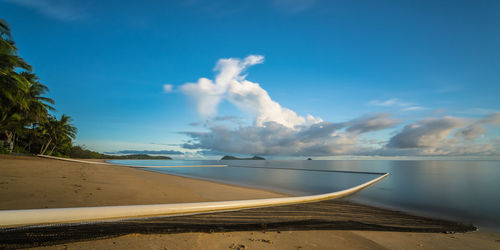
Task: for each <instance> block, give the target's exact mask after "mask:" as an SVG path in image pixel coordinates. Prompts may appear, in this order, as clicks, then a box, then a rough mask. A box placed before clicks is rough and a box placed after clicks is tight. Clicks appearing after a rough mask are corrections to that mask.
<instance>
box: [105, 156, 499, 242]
mask: <svg viewBox="0 0 500 250" xmlns="http://www.w3.org/2000/svg"><path fill="white" fill-rule="evenodd" d="M110 163H114V164H122V165H133V166H143V167H144V168H145V169H146V170H150V171H156V172H161V173H167V174H173V175H180V176H186V177H193V178H198V179H205V180H212V181H217V182H223V183H228V184H236V185H240V186H247V187H254V188H261V189H267V190H272V191H276V192H280V193H285V194H290V195H311V194H321V193H329V192H334V191H339V190H342V189H346V188H350V187H354V186H356V185H359V184H361V183H363V182H366V181H369V180H371V179H374V178H376V177H378V176H380V174H381V173H389V176H388V177H387V178H385V179H383V180H382V181H380V182H377V183H376V184H374V185H372V186H370V187H368V188H366V189H364V190H362V191H360V192H358V193H356V194H354V195H352V196H350V197H348V198H347V199H348V200H350V201H353V202H357V203H361V204H366V205H372V206H376V207H381V208H388V209H393V210H399V211H405V212H409V213H411V214H415V215H422V216H427V217H433V218H440V219H448V220H453V221H459V222H462V223H466V224H473V225H475V226H477V227H479V229H480V230H481V229H485V230H489V231H495V232H500V161H488V160H457V161H451V160H309V161H298V160H294V161H291V160H290V161H278V160H234V161H207V160H203V161H191V160H183V161H176V160H113V161H110ZM192 165H228V166H229V167H182V166H192ZM148 166H178V167H173V168H171V167H169V168H148ZM358 172H363V173H358Z"/></svg>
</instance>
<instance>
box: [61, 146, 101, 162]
mask: <svg viewBox="0 0 500 250" xmlns="http://www.w3.org/2000/svg"><path fill="white" fill-rule="evenodd" d="M69 156H70V157H71V158H81V159H103V158H105V157H104V155H103V154H101V153H98V152H94V151H90V150H88V149H85V148H84V147H82V146H73V147H72V148H71V152H70V155H69Z"/></svg>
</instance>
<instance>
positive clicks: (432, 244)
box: [0, 155, 500, 249]
mask: <svg viewBox="0 0 500 250" xmlns="http://www.w3.org/2000/svg"><path fill="white" fill-rule="evenodd" d="M282 196H283V195H281V194H277V193H273V192H269V191H265V190H257V189H250V188H243V187H237V186H231V185H226V184H219V183H215V182H210V181H203V180H195V179H190V178H184V177H178V176H171V175H165V174H159V173H152V172H148V171H143V170H140V169H134V168H129V167H122V166H106V165H95V164H85V163H74V162H64V161H58V160H51V159H41V158H36V157H17V156H5V155H0V197H1V201H2V202H1V203H0V209H25V208H45V207H50V208H53V207H77V206H105V205H132V204H157V203H180V202H196V201H216V200H241V199H252V198H269V197H282ZM31 230H32V231H29V230H26V229H25V231H22V230H18V231H15V232H12V231H11V232H0V234H2V236H0V238H1V239H3V240H2V242H0V248H1V247H2V246H3V247H34V246H44V245H45V246H47V247H48V248H64V247H69V248H70V249H74V248H76V249H88V248H97V249H104V248H105V249H123V248H145V249H158V248H162V249H163V248H168V249H231V248H232V249H237V248H238V247H240V248H241V247H245V248H246V249H257V248H258V249H276V248H284V249H309V248H323V249H324V248H329V249H332V248H333V249H366V248H369V249H387V248H389V249H402V248H405V249H424V248H425V249H458V248H460V249H499V248H500V234H497V233H489V232H469V233H451V232H454V231H466V230H470V227H469V228H468V227H467V225H461V224H457V223H453V222H447V221H440V220H432V219H427V218H423V217H417V216H412V215H408V214H405V213H400V212H395V211H389V210H384V209H378V208H373V207H368V206H363V205H358V204H353V203H349V202H345V201H327V202H323V203H321V202H320V203H310V204H297V205H291V206H282V207H274V208H262V209H252V210H244V211H236V212H226V213H219V214H212V215H196V216H186V217H173V218H160V219H152V220H135V221H128V222H121V223H119V224H112V223H111V224H110V223H108V224H90V225H78V226H74V227H69V228H68V227H67V228H64V227H54V228H52V229H50V230H52V231H50V230H49V231H46V229H41V228H38V229H31ZM47 232H52V233H51V234H48V233H47ZM71 232H73V234H71ZM429 232H432V233H429ZM443 232H448V233H443ZM9 233H10V234H9ZM50 235H52V236H50ZM57 236H60V237H57ZM16 237H18V238H16ZM23 237H24V238H23ZM51 237H52V238H51ZM9 239H10V240H11V241H9Z"/></svg>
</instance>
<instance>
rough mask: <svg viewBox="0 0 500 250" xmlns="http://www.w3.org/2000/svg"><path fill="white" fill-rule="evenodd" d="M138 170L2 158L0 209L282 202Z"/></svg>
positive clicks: (228, 187) (262, 194) (256, 193)
mask: <svg viewBox="0 0 500 250" xmlns="http://www.w3.org/2000/svg"><path fill="white" fill-rule="evenodd" d="M283 196H284V195H281V194H278V193H273V192H269V191H265V190H257V189H251V188H245V187H237V186H231V185H226V184H220V183H215V182H210V181H204V180H195V179H191V178H185V177H179V176H173V175H166V174H158V173H153V172H149V171H144V170H140V169H135V168H130V167H123V166H113V165H109V166H108V165H96V164H85V163H76V162H67V161H60V160H52V159H44V158H38V157H23V156H7V155H0V197H2V198H1V199H2V202H1V203H0V209H4V210H5V209H28V208H57V207H85V206H111V205H139V204H161V203H181V202H200V201H222V200H246V199H252V198H271V197H283Z"/></svg>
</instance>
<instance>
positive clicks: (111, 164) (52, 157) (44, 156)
mask: <svg viewBox="0 0 500 250" xmlns="http://www.w3.org/2000/svg"><path fill="white" fill-rule="evenodd" d="M37 156H38V157H42V158H49V159H55V160H61V161H72V162H79V163H89V164H101V165H110V166H122V167H131V168H200V167H207V168H208V167H210V168H214V167H228V166H229V165H223V164H221V165H187V166H133V165H124V164H123V165H122V164H113V163H108V162H98V161H86V160H76V159H71V158H61V157H55V156H50V155H37Z"/></svg>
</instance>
